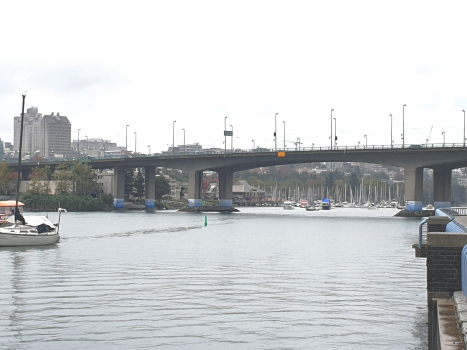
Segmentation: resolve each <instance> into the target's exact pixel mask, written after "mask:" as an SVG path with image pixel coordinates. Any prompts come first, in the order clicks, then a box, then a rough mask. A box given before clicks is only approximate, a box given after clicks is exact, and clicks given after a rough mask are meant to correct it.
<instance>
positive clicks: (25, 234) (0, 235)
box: [0, 209, 65, 247]
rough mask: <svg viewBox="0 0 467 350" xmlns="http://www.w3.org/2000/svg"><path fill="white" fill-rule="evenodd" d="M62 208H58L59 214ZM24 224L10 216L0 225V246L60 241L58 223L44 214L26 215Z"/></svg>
mask: <svg viewBox="0 0 467 350" xmlns="http://www.w3.org/2000/svg"><path fill="white" fill-rule="evenodd" d="M62 211H65V210H64V209H59V220H60V214H61V212H62ZM24 220H25V224H22V223H21V224H20V223H18V222H15V217H14V216H11V217H9V218H8V220H7V221H6V222H5V223H4V224H3V225H1V226H0V247H18V246H37V245H49V244H55V243H57V242H59V241H60V235H59V232H58V230H59V224H54V223H53V222H52V221H50V220H49V219H48V218H46V217H45V216H26V217H25V218H24Z"/></svg>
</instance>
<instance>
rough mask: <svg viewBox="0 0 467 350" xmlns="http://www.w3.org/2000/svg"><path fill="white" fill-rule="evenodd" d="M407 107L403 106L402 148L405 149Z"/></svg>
mask: <svg viewBox="0 0 467 350" xmlns="http://www.w3.org/2000/svg"><path fill="white" fill-rule="evenodd" d="M405 106H406V105H403V106H402V148H404V147H405V114H404V113H405Z"/></svg>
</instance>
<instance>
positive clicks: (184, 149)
mask: <svg viewBox="0 0 467 350" xmlns="http://www.w3.org/2000/svg"><path fill="white" fill-rule="evenodd" d="M182 130H183V152H186V147H185V128H183V129H182Z"/></svg>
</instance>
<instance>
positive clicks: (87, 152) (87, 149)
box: [84, 136, 89, 157]
mask: <svg viewBox="0 0 467 350" xmlns="http://www.w3.org/2000/svg"><path fill="white" fill-rule="evenodd" d="M84 137H85V138H86V157H89V139H88V137H87V136H84Z"/></svg>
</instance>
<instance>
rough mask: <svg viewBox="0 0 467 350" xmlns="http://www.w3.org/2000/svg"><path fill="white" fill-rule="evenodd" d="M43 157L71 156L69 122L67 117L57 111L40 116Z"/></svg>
mask: <svg viewBox="0 0 467 350" xmlns="http://www.w3.org/2000/svg"><path fill="white" fill-rule="evenodd" d="M42 130H43V134H44V135H43V144H44V148H43V152H42V155H43V156H44V157H68V156H71V124H70V121H69V120H68V118H67V117H65V116H62V115H60V113H57V114H56V115H54V114H53V113H52V114H51V115H45V116H44V117H43V118H42Z"/></svg>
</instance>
